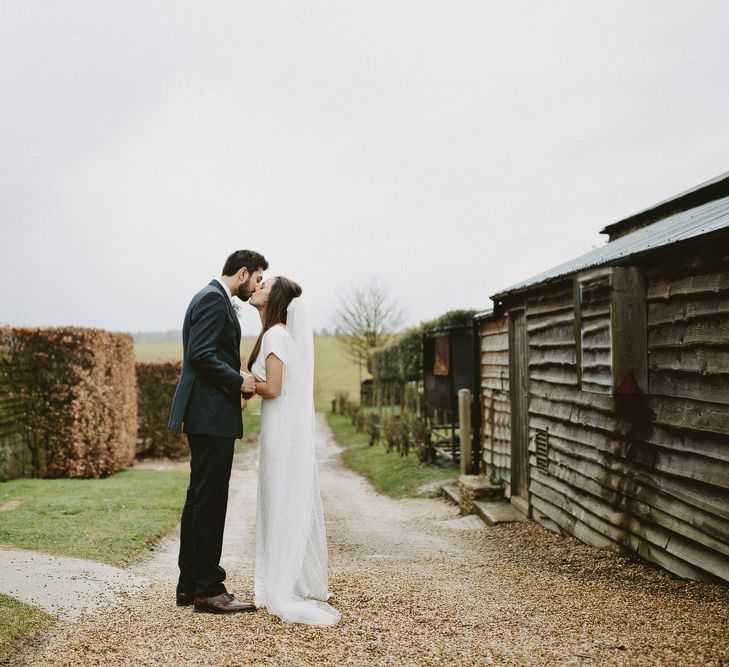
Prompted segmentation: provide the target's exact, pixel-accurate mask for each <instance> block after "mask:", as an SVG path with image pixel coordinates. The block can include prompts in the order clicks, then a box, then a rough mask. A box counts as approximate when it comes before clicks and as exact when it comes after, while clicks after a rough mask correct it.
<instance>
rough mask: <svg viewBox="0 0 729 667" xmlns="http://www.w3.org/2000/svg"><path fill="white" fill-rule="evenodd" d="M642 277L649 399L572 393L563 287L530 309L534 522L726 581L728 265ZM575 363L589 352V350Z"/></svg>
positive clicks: (568, 294)
mask: <svg viewBox="0 0 729 667" xmlns="http://www.w3.org/2000/svg"><path fill="white" fill-rule="evenodd" d="M676 267H680V268H676ZM645 274H646V278H647V297H648V327H647V329H648V330H647V338H648V353H649V395H648V396H645V397H635V396H628V397H617V398H614V397H612V396H610V395H605V394H601V393H594V392H590V391H584V390H581V389H580V388H579V384H578V369H577V355H578V352H577V349H576V348H577V345H576V342H575V335H574V326H575V320H574V300H575V296H574V292H575V290H574V285H573V281H572V279H571V278H570V279H567V280H564V281H561V282H559V283H557V284H553V285H551V286H549V287H546V288H540V289H536V290H533V291H532V293H531V295H530V296H529V297H528V299H527V306H526V314H527V331H528V337H529V369H530V377H531V382H530V403H529V422H530V423H529V427H530V446H529V449H530V478H531V482H530V489H529V490H530V503H531V507H532V514H533V518H534V519H535V520H537V521H538V522H540V523H542V524H543V525H545V526H547V527H549V528H552V529H553V530H557V531H559V532H567V533H570V534H572V535H575V536H576V537H578V538H579V539H581V540H583V541H585V542H587V543H589V544H594V545H596V546H601V547H607V548H611V549H614V550H617V551H622V552H629V553H633V554H637V555H639V556H641V557H644V558H646V559H647V560H650V561H653V562H655V563H657V564H659V565H661V566H663V567H665V568H666V569H668V570H670V571H671V572H674V573H676V574H679V575H681V576H684V577H690V578H696V579H704V580H709V581H716V580H723V581H725V582H726V581H729V360H728V359H729V256H727V257H722V258H720V259H718V260H716V261H714V262H713V263H711V264H710V265H706V264H705V262H702V261H701V260H698V259H697V260H696V262H695V263H693V264H691V263H690V262H689V263H687V262H686V261H682V262H678V261H676V258H667V259H666V260H665V261H664V262H663V263H661V264H653V265H650V266H646V268H645ZM594 340H595V344H596V345H599V346H600V347H599V348H598V350H596V354H595V356H596V357H598V356H599V357H603V356H604V353H605V350H604V349H603V343H602V342H600V341H601V340H602V339H601V338H599V337H597V338H595V339H594ZM603 342H604V341H603ZM582 354H583V355H590V354H592V352H591V350H590V344H589V340H588V341H585V340H584V339H583V345H582ZM595 379H596V378H595V377H592V378H591V381H594V380H595ZM484 381H485V382H486V379H485V380H484ZM537 429H547V430H548V433H549V452H548V461H549V463H548V470H547V472H542V471H540V470H538V469H537V467H536V451H535V445H534V440H533V438H534V435H535V433H536V431H537Z"/></svg>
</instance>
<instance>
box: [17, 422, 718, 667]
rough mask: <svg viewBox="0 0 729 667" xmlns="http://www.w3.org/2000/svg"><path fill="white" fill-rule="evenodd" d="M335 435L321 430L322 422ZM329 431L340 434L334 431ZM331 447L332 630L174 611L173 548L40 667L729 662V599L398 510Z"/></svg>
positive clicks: (75, 628)
mask: <svg viewBox="0 0 729 667" xmlns="http://www.w3.org/2000/svg"><path fill="white" fill-rule="evenodd" d="M322 424H323V422H322ZM327 433H328V430H327ZM338 451H339V450H338V447H337V446H336V444H334V443H333V442H332V441H331V439H330V438H327V439H326V440H325V441H323V442H322V443H321V446H320V453H319V460H320V468H321V483H322V493H323V497H324V508H325V514H326V517H327V530H328V536H329V550H330V580H331V582H330V583H331V589H332V591H333V592H334V594H335V599H334V601H333V603H334V605H335V606H336V607H337V608H338V609H339V610H340V611H341V612H342V615H343V616H342V621H341V622H340V624H339V625H338V626H336V627H334V628H312V627H306V626H298V625H295V626H291V625H289V626H284V625H282V624H281V623H280V622H279V620H278V619H276V618H274V617H271V616H269V615H268V614H266V613H265V612H257V613H255V614H244V615H240V616H234V617H217V616H211V615H207V614H195V613H193V612H192V611H191V609H189V608H186V609H185V608H182V609H181V608H177V607H176V606H175V605H174V601H173V594H174V582H175V577H176V565H175V558H176V549H177V543H176V539H174V538H170V539H169V540H167V541H166V542H165V543H163V545H161V546H160V548H159V549H158V550H157V552H156V553H155V555H154V556H153V557H152V558H151V559H150V560H148V561H146V562H144V563H141V564H139V565H137V566H136V567H135V568H133V570H134V572H135V573H137V574H142V575H144V576H147V577H149V578H150V579H151V580H152V581H153V582H154V584H153V586H152V587H151V588H150V589H149V590H147V591H144V592H143V593H133V594H130V595H129V597H128V598H126V600H125V602H123V603H122V604H121V605H120V606H118V607H117V608H116V609H112V610H109V611H104V612H103V613H99V614H97V615H94V616H91V617H89V618H87V619H86V620H84V621H83V622H81V624H80V625H78V624H75V623H62V624H60V625H59V627H58V629H57V631H56V632H55V634H54V636H53V637H52V638H51V639H50V640H49V641H48V642H47V643H46V644H45V645H44V646H43V647H41V648H40V649H36V650H35V651H34V655H32V656H31V658H30V661H29V662H30V664H33V665H43V666H46V665H69V664H74V665H75V664H79V665H94V664H99V665H122V664H127V665H160V664H164V665H167V664H169V665H250V664H271V665H289V664H290V665H303V664H312V665H322V664H325V665H345V664H351V665H369V664H377V665H436V664H439V665H440V664H447V663H450V664H458V665H489V664H495V665H605V664H616V665H656V664H660V665H722V664H723V665H727V664H729V590H727V589H725V588H722V587H717V586H711V585H708V584H701V583H696V582H686V581H682V580H679V579H676V578H674V577H673V576H671V575H669V574H667V573H665V572H663V571H661V570H658V569H655V568H653V567H650V566H648V565H645V564H643V563H635V562H632V561H630V560H629V559H626V558H622V557H619V556H616V555H615V554H612V553H608V552H605V551H601V550H597V549H593V548H590V547H587V546H584V545H582V544H580V543H579V542H577V541H576V540H573V539H570V538H567V539H566V538H562V537H560V536H558V535H555V534H553V533H551V532H549V531H547V530H545V529H543V528H541V527H540V526H538V525H536V524H535V523H533V522H524V523H520V524H511V525H506V526H500V527H495V528H486V527H483V528H473V527H470V526H473V523H472V522H468V521H466V522H463V521H461V520H459V519H458V512H457V510H456V508H454V507H452V506H449V505H447V504H446V503H445V502H444V501H441V500H435V499H406V500H398V501H395V500H391V499H389V498H386V497H383V496H379V495H377V494H376V493H375V492H374V491H373V489H372V487H371V486H370V485H369V483H367V482H366V481H364V480H363V479H362V478H361V477H359V476H358V475H355V474H354V473H352V472H350V471H348V470H345V469H344V468H342V467H341V465H340V463H339V457H338ZM255 458H256V452H255V450H254V449H251V450H249V451H247V452H246V453H245V454H244V455H242V456H241V457H240V458H239V459H238V460H237V462H236V470H235V473H234V477H233V480H232V487H233V488H234V489H235V493H234V495H233V496H232V497H231V504H230V512H229V521H228V526H227V529H226V548H225V553H224V557H223V565H224V566H225V567H226V568H227V570H228V575H229V576H228V582H227V583H228V584H229V589H230V590H232V591H234V592H235V593H236V594H237V595H238V597H240V598H243V599H250V598H251V586H252V576H253V554H254V541H253V540H254V525H253V521H254V512H255Z"/></svg>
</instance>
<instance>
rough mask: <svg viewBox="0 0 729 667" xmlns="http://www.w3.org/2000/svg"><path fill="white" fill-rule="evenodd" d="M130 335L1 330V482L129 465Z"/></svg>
mask: <svg viewBox="0 0 729 667" xmlns="http://www.w3.org/2000/svg"><path fill="white" fill-rule="evenodd" d="M136 399H137V396H136V381H135V375H134V344H133V341H132V337H131V336H128V335H125V334H115V333H110V332H108V331H102V330H99V329H80V328H71V327H64V328H54V329H47V328H43V329H19V328H1V329H0V424H3V425H4V426H5V430H4V431H2V432H0V453H2V457H0V464H3V463H4V465H2V466H1V468H2V469H0V478H4V479H9V478H10V477H11V476H12V477H18V476H22V475H26V476H35V477H102V476H106V475H110V474H112V473H114V472H116V471H118V470H121V469H122V468H126V467H128V466H130V465H131V464H132V463H133V462H134V454H135V444H136V434H137V400H136Z"/></svg>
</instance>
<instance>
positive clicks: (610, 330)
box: [575, 266, 648, 395]
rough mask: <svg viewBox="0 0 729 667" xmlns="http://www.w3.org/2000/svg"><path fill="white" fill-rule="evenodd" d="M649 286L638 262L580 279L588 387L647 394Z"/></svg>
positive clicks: (580, 369) (581, 357) (578, 311)
mask: <svg viewBox="0 0 729 667" xmlns="http://www.w3.org/2000/svg"><path fill="white" fill-rule="evenodd" d="M647 336H648V332H647V311H646V286H645V279H644V277H643V274H642V272H641V271H640V270H639V269H637V268H636V267H626V266H621V267H609V268H607V269H595V270H592V271H585V272H583V273H581V274H578V275H577V276H576V278H575V346H576V357H577V359H576V361H577V381H578V384H579V386H580V388H581V389H582V390H583V391H590V392H595V393H598V394H608V395H613V394H641V393H646V391H647V388H648V345H647Z"/></svg>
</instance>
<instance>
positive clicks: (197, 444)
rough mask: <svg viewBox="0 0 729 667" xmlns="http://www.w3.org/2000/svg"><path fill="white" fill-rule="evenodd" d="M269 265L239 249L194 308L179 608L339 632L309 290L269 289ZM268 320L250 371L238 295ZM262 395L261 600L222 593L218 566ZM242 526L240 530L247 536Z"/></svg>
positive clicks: (183, 392)
mask: <svg viewBox="0 0 729 667" xmlns="http://www.w3.org/2000/svg"><path fill="white" fill-rule="evenodd" d="M267 269H268V262H267V261H266V259H265V258H264V257H263V255H261V254H260V253H257V252H254V251H252V250H238V251H236V252H234V253H232V254H231V255H230V256H229V257H228V258H227V260H226V261H225V265H224V267H223V272H222V275H221V277H220V278H214V279H213V280H211V281H210V283H209V284H208V285H206V286H205V287H204V288H203V289H202V290H200V291H199V292H198V293H197V294H196V295H195V296H194V297H193V299H192V301H191V302H190V305H189V306H188V308H187V312H186V313H185V320H184V325H183V329H182V340H183V363H182V374H181V376H180V380H179V382H178V385H177V389H176V391H175V396H174V398H173V400H172V408H171V413H170V420H169V424H168V427H169V428H170V429H182V430H183V431H184V432H185V433H186V435H187V440H188V443H189V445H190V484H189V486H188V489H187V496H186V498H185V505H184V509H183V511H182V521H181V527H180V555H179V561H178V564H179V568H180V576H179V581H178V584H177V594H176V598H177V604H178V606H189V605H193V607H194V609H195V611H199V612H210V613H216V614H232V613H239V612H252V611H255V610H256V609H257V608H258V609H262V608H265V609H266V610H267V611H268V612H269V613H270V614H274V615H276V616H278V617H279V618H280V619H281V620H282V621H284V622H289V623H306V624H310V625H334V624H335V623H337V622H338V621H339V618H340V614H339V612H337V610H336V609H334V607H332V606H331V605H330V604H328V602H327V601H328V600H329V599H330V598H331V597H332V594H331V593H330V592H329V581H328V575H327V544H326V533H325V529H324V516H323V511H322V503H321V494H320V491H319V478H318V470H317V463H316V457H315V425H314V396H313V391H314V338H313V329H312V324H311V320H310V317H309V313H308V309H307V306H306V302H305V300H303V299H302V296H301V295H302V289H301V287H300V286H299V285H298V284H297V283H295V282H294V281H292V280H289V279H288V278H284V277H282V276H277V277H272V278H268V279H267V280H265V281H264V280H263V272H264V271H266V270H267ZM233 295H235V296H237V297H238V298H239V299H240V300H242V301H246V302H248V303H249V304H250V305H251V306H253V307H254V308H255V309H256V310H258V313H259V315H260V316H261V322H262V329H261V333H260V335H259V336H258V339H257V340H256V343H255V345H254V347H253V350H252V352H251V355H250V357H249V359H248V363H247V372H246V371H241V358H240V338H241V329H240V324H239V322H238V317H237V315H236V312H235V309H234V307H233V303H232V301H231V299H232V296H233ZM253 394H258V395H259V396H260V397H261V433H260V438H259V465H258V490H257V502H256V560H255V577H254V603H253V604H251V603H248V602H241V601H238V600H236V599H235V597H234V596H233V595H232V594H231V593H229V592H228V591H227V589H226V587H225V585H224V584H223V582H224V580H225V570H224V569H223V568H222V567H221V566H220V558H221V554H222V548H223V530H224V527H225V515H226V509H227V505H228V484H229V481H230V473H231V467H232V463H233V448H234V443H235V440H236V439H237V438H240V437H242V435H243V423H242V416H241V397H249V396H252V395H253ZM241 529H242V527H241Z"/></svg>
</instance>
